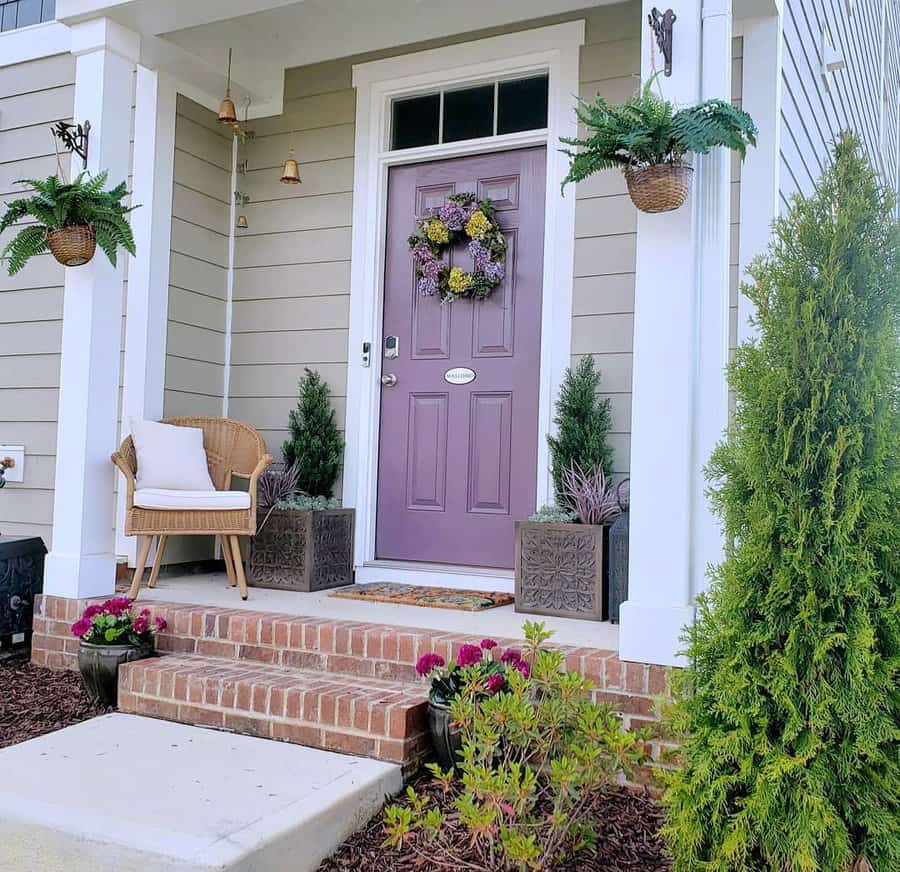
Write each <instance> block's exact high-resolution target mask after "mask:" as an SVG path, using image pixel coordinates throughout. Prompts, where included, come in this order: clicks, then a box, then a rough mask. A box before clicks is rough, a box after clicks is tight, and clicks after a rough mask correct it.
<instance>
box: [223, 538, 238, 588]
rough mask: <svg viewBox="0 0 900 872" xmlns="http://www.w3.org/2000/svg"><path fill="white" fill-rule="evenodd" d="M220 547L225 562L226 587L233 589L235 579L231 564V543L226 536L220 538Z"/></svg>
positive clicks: (235, 582)
mask: <svg viewBox="0 0 900 872" xmlns="http://www.w3.org/2000/svg"><path fill="white" fill-rule="evenodd" d="M219 538H220V540H221V545H222V559H223V560H224V561H225V574H226V575H227V576H228V586H229V587H234V586H235V585H236V584H237V579H236V578H235V577H234V564H233V563H232V562H231V543H230V542H229V541H228V537H227V536H220V537H219Z"/></svg>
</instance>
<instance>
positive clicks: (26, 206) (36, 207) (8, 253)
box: [0, 172, 137, 276]
mask: <svg viewBox="0 0 900 872" xmlns="http://www.w3.org/2000/svg"><path fill="white" fill-rule="evenodd" d="M106 178H107V174H106V173H105V172H102V173H98V174H97V175H96V176H91V175H89V174H88V173H79V175H78V177H77V178H76V179H75V180H74V181H73V182H71V183H70V184H64V183H63V182H61V181H60V180H59V179H58V178H57V177H56V176H50V177H49V178H47V179H45V180H43V181H42V180H40V179H20V180H19V181H18V182H17V184H20V185H27V186H28V187H30V188H32V189H33V194H32V196H31V197H28V198H26V199H22V200H13V201H12V202H10V203H8V204H7V207H6V212H5V213H4V215H3V217H2V218H0V233H2V232H3V231H4V230H6V229H7V228H8V227H12V226H13V225H14V224H18V223H19V222H20V221H22V219H23V218H26V217H27V216H29V215H30V216H31V217H32V218H34V219H35V220H36V221H37V223H36V224H29V225H28V226H27V227H25V228H23V229H22V230H21V231H19V233H18V234H17V235H16V236H14V237H13V238H12V239H11V240H10V242H9V243H8V244H7V245H6V247H5V248H4V249H3V253H2V254H0V260H6V261H7V270H8V272H9V274H10V275H11V276H12V275H15V274H16V273H17V272H19V270H21V269H22V268H23V267H24V266H25V264H26V263H28V261H29V260H30V259H31V258H32V257H34V256H35V255H38V254H43V253H44V252H46V251H47V247H48V243H47V234H48V233H49V232H50V231H52V230H61V229H62V228H63V227H73V226H79V225H85V224H89V225H91V226H92V227H93V228H94V234H95V236H96V238H97V244H98V245H99V246H100V248H101V249H102V251H103V252H104V253H105V254H106V256H107V257H108V258H109V261H110V263H111V264H112V265H113V266H115V265H116V252H117V250H118V247H119V246H120V245H121V246H122V247H123V248H124V249H125V250H126V251H127V252H129V253H130V254H134V253H135V247H134V236H133V235H132V233H131V225H130V224H129V223H128V221H126V220H125V216H126V215H127V214H128V213H129V212H131V210H132V209H136V208H137V206H130V207H126V206H125V205H124V204H123V203H122V200H123V199H124V198H125V197H126V196H127V195H128V191H127V189H126V186H125V182H121V183H120V184H118V185H116V187H114V188H113V189H112V190H109V191H104V190H103V188H104V185H105V184H106Z"/></svg>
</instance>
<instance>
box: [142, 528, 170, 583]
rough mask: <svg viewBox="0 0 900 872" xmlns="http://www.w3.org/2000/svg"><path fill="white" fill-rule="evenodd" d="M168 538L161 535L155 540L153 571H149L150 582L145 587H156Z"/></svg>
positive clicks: (163, 534)
mask: <svg viewBox="0 0 900 872" xmlns="http://www.w3.org/2000/svg"><path fill="white" fill-rule="evenodd" d="M168 540H169V537H168V536H167V535H166V534H165V533H162V534H160V536H159V538H158V539H157V540H156V559H155V560H154V561H153V569H151V570H150V580H149V581H148V582H147V587H156V579H157V577H158V576H159V568H160V567H161V566H162V559H163V553H164V552H165V550H166V542H167V541H168Z"/></svg>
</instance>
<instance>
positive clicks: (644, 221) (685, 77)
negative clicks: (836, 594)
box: [619, 0, 731, 665]
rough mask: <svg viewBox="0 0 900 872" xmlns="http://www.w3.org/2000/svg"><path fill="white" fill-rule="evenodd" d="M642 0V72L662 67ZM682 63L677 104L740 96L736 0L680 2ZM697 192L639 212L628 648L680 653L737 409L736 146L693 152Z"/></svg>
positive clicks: (710, 538) (647, 656) (668, 85)
mask: <svg viewBox="0 0 900 872" xmlns="http://www.w3.org/2000/svg"><path fill="white" fill-rule="evenodd" d="M655 5H658V3H656V2H653V0H644V2H643V4H642V21H643V22H644V25H643V28H642V38H641V73H642V78H643V80H644V81H646V80H647V79H648V78H649V77H650V76H651V75H653V73H654V72H656V71H657V70H662V58H661V57H660V56H658V55H659V53H658V50H657V48H656V45H655V39H654V36H653V33H652V31H651V29H650V28H649V27H648V26H647V25H646V21H647V16H648V14H649V12H650V10H651V9H652V8H653V6H655ZM676 11H677V16H678V17H677V21H676V22H675V30H674V39H673V57H672V75H671V76H670V77H663V76H659V78H658V79H657V80H656V81H657V84H656V86H655V87H659V88H660V89H661V90H662V92H663V95H664V96H665V97H666V98H667V99H669V100H672V101H673V102H674V103H675V104H676V105H678V106H686V105H691V104H693V103H696V102H697V101H699V100H700V99H704V98H709V97H714V96H718V97H724V98H725V99H730V91H731V82H730V79H731V3H730V0H713V2H712V3H711V2H709V0H707V3H706V4H705V8H704V4H703V3H702V2H701V0H690V2H687V3H682V4H680V5H679V7H678V9H677V10H676ZM695 166H696V171H695V183H694V190H693V193H692V196H691V199H690V200H689V201H688V204H687V205H686V206H685V207H683V208H681V209H679V210H678V211H675V212H667V213H663V214H659V215H649V214H644V213H639V214H638V221H637V263H636V270H635V305H634V308H635V312H634V356H633V361H634V362H633V382H632V425H631V434H632V435H631V517H630V547H629V589H628V600H627V601H626V602H625V603H623V605H622V609H621V617H620V621H621V625H620V627H621V628H620V645H619V656H620V657H621V658H622V659H623V660H638V661H643V662H649V663H659V664H664V665H674V664H677V663H679V662H680V658H679V656H678V651H679V650H680V648H681V643H680V636H681V633H682V631H683V628H684V627H685V626H686V625H687V624H689V623H690V622H691V621H692V620H693V616H694V607H693V597H694V595H695V594H696V593H697V591H698V590H699V589H700V588H701V587H702V586H703V578H704V576H705V572H706V561H707V560H708V559H710V558H711V559H715V557H714V556H713V555H716V554H718V553H720V537H719V534H718V526H717V524H716V521H715V519H713V518H712V516H711V515H710V513H709V509H708V507H707V505H706V500H705V496H704V494H703V477H702V467H703V466H704V464H705V463H706V460H707V459H708V453H709V450H710V449H711V447H712V446H713V445H714V444H715V442H716V440H717V439H718V438H719V436H720V435H721V432H722V429H723V428H724V426H725V423H726V416H727V392H726V388H725V376H724V366H725V363H726V360H727V350H728V262H729V258H728V245H729V225H730V217H729V208H730V178H729V166H730V164H729V156H728V155H727V154H713V155H710V156H709V159H704V160H701V161H695Z"/></svg>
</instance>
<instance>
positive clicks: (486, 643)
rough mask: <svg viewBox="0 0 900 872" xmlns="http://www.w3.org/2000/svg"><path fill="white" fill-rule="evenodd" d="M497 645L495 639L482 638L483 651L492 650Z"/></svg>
mask: <svg viewBox="0 0 900 872" xmlns="http://www.w3.org/2000/svg"><path fill="white" fill-rule="evenodd" d="M496 647H497V643H496V642H495V641H494V640H493V639H482V640H481V650H482V651H492V650H493V649H494V648H496Z"/></svg>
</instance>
